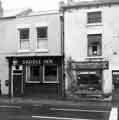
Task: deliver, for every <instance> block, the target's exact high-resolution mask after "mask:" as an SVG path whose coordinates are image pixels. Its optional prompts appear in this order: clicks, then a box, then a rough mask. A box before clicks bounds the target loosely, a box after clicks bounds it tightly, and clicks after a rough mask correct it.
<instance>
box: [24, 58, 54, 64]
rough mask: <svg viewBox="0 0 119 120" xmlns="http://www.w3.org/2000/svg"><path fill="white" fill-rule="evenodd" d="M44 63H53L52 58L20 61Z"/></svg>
mask: <svg viewBox="0 0 119 120" xmlns="http://www.w3.org/2000/svg"><path fill="white" fill-rule="evenodd" d="M42 62H43V63H44V64H53V63H54V60H53V59H44V60H43V59H38V60H37V59H33V60H30V59H29V60H23V61H22V64H41V63H42Z"/></svg>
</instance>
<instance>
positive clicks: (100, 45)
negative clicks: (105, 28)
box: [87, 33, 102, 57]
mask: <svg viewBox="0 0 119 120" xmlns="http://www.w3.org/2000/svg"><path fill="white" fill-rule="evenodd" d="M89 35H101V40H99V44H98V45H99V47H100V49H99V50H100V52H99V54H98V53H97V54H96V55H94V54H93V53H91V54H90V50H89V48H90V47H92V46H93V45H89V37H88V36H89ZM98 45H97V46H98ZM97 52H98V48H97ZM87 55H88V57H97V56H102V33H96V34H95V33H94V34H87Z"/></svg>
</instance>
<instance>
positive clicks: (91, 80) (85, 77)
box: [77, 71, 101, 89]
mask: <svg viewBox="0 0 119 120" xmlns="http://www.w3.org/2000/svg"><path fill="white" fill-rule="evenodd" d="M77 80H78V81H77V84H78V85H79V86H81V88H82V87H83V88H84V89H88V88H90V87H92V88H93V89H101V71H83V72H78V79H77Z"/></svg>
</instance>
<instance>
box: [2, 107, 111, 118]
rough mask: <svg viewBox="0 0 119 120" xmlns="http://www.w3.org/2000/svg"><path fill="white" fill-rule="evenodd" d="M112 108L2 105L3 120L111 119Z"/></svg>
mask: <svg viewBox="0 0 119 120" xmlns="http://www.w3.org/2000/svg"><path fill="white" fill-rule="evenodd" d="M109 114H110V108H101V107H88V106H87V107H86V106H85V107H84V106H82V107H79V106H77V107H72V106H56V105H54V106H53V105H52V106H51V105H34V106H30V105H25V106H20V105H16V106H15V105H13V106H12V105H0V119H1V120H109Z"/></svg>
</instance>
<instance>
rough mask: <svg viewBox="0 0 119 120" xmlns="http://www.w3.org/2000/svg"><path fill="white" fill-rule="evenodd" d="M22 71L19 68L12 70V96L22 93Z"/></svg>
mask: <svg viewBox="0 0 119 120" xmlns="http://www.w3.org/2000/svg"><path fill="white" fill-rule="evenodd" d="M22 86H23V73H22V71H21V70H14V71H13V96H14V97H19V96H21V95H22Z"/></svg>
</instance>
